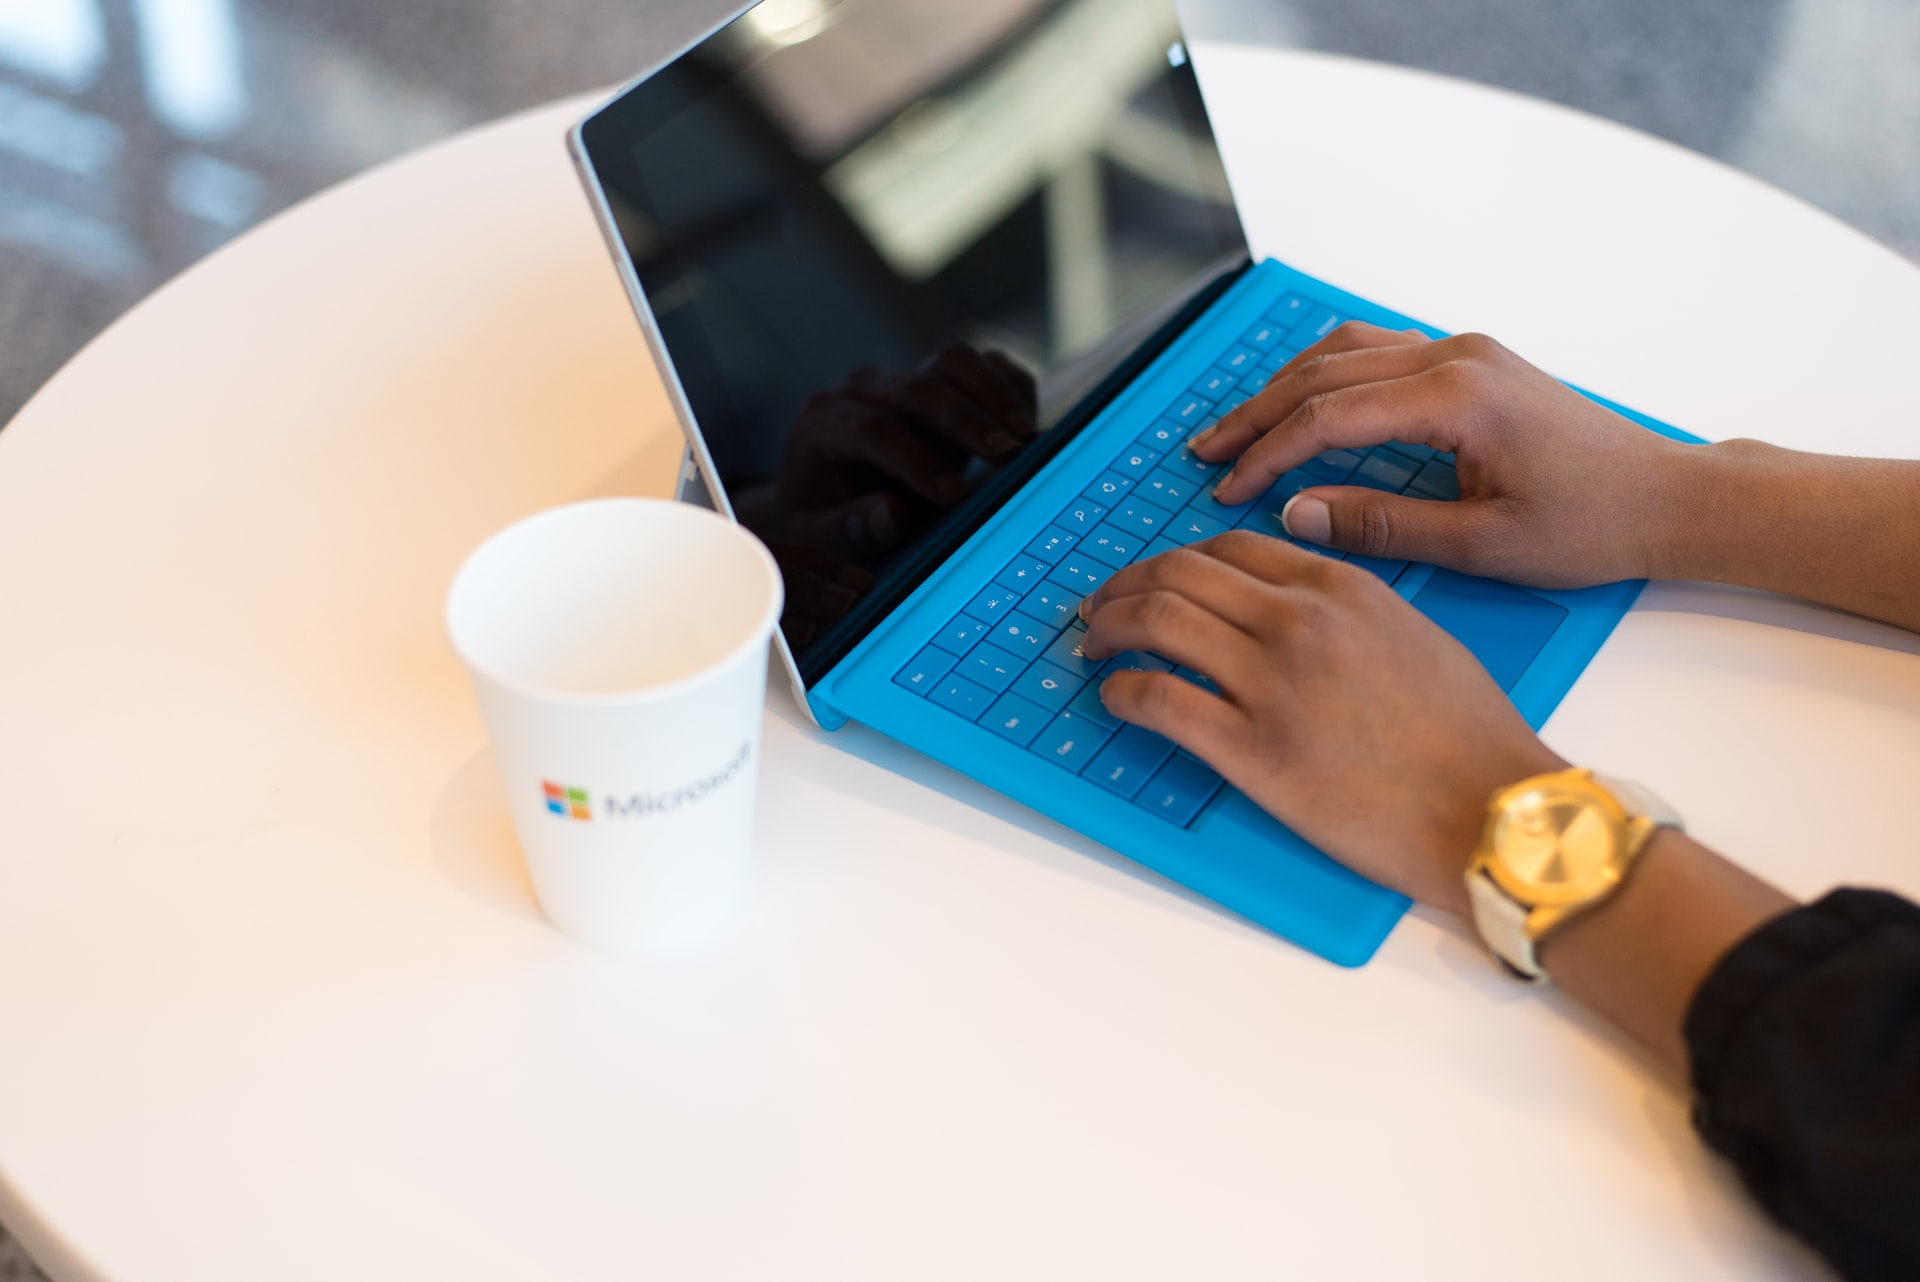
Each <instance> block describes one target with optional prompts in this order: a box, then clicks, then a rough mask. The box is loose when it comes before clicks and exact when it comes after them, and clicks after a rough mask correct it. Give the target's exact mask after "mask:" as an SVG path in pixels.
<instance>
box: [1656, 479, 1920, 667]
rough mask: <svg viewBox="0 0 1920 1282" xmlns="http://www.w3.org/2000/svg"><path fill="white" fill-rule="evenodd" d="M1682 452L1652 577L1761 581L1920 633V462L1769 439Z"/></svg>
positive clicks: (1659, 519) (1665, 501) (1663, 509)
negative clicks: (1804, 449)
mask: <svg viewBox="0 0 1920 1282" xmlns="http://www.w3.org/2000/svg"><path fill="white" fill-rule="evenodd" d="M1674 457H1675V463H1676V466H1675V467H1674V468H1672V469H1671V471H1670V479H1669V483H1668V484H1666V485H1663V486H1662V487H1661V493H1660V494H1659V495H1658V496H1657V502H1658V505H1659V508H1660V512H1659V514H1658V515H1657V516H1656V517H1654V518H1653V522H1652V523H1653V526H1654V528H1655V529H1656V530H1657V531H1658V532H1659V533H1658V536H1657V537H1656V538H1655V539H1654V540H1653V544H1652V547H1651V549H1650V551H1649V557H1650V560H1651V561H1652V564H1651V565H1650V566H1649V573H1650V575H1651V576H1652V577H1655V578H1669V579H1705V580H1709V581H1712V582H1717V583H1736V584H1740V585H1742V586H1745V587H1754V588H1762V589H1765V590H1767V591H1770V592H1780V593H1784V594H1786V595H1788V596H1796V597H1800V598H1802V599H1804V600H1808V601H1815V602H1818V603H1820V604H1822V605H1830V606H1835V607H1837V608H1839V609H1842V610H1849V611H1852V612H1853V613H1855V614H1862V615H1866V616H1867V617H1869V618H1874V619H1881V620H1884V621H1885V622H1888V623H1892V624H1895V625H1897V626H1899V627H1903V628H1908V629H1911V630H1914V631H1920V462H1909V461H1905V460H1889V459H1855V458H1839V457H1834V456H1830V455H1824V454H1802V453H1799V452H1797V451H1794V450H1784V449H1780V448H1778V447H1776V446H1771V445H1766V444H1763V443H1761V442H1759V441H1726V442H1723V443H1721V444H1719V445H1710V446H1693V447H1687V448H1685V449H1683V450H1680V451H1678V452H1677V453H1676V455H1675V456H1674Z"/></svg>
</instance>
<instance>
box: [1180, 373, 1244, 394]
mask: <svg viewBox="0 0 1920 1282" xmlns="http://www.w3.org/2000/svg"><path fill="white" fill-rule="evenodd" d="M1233 382H1234V379H1233V375H1231V374H1229V373H1227V371H1225V370H1223V369H1210V370H1208V371H1207V372H1206V373H1204V374H1202V375H1201V376H1200V381H1199V382H1197V383H1195V384H1194V385H1193V386H1192V387H1190V388H1188V389H1187V391H1188V394H1189V395H1192V396H1199V397H1204V398H1205V399H1207V400H1209V401H1218V400H1219V399H1220V398H1221V397H1222V396H1225V395H1226V394H1227V390H1228V389H1229V388H1231V387H1232V386H1233Z"/></svg>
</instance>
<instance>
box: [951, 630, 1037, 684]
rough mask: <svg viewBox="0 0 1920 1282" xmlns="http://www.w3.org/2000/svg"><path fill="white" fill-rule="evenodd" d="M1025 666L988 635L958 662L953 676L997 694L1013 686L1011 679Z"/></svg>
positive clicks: (1021, 659) (1025, 662)
mask: <svg viewBox="0 0 1920 1282" xmlns="http://www.w3.org/2000/svg"><path fill="white" fill-rule="evenodd" d="M1026 666H1027V661H1026V660H1025V659H1023V658H1018V657H1016V656H1014V655H1011V654H1008V653H1007V652H1006V651H1005V650H1002V649H1001V648H1000V647H999V646H997V645H995V644H994V636H993V634H992V633H989V634H988V639H987V640H985V641H982V642H981V643H980V644H979V645H977V646H975V647H973V653H972V654H969V655H968V656H967V657H966V658H964V659H962V660H960V666H959V667H957V668H955V669H954V670H953V671H954V675H955V676H959V677H965V678H966V679H967V680H968V681H970V682H972V683H973V684H975V685H979V686H985V687H986V688H987V689H989V690H991V691H993V692H994V693H995V694H999V693H1000V692H1001V691H1002V690H1005V689H1006V688H1007V687H1008V686H1010V685H1012V684H1013V679H1014V678H1015V677H1017V676H1019V675H1020V671H1021V669H1023V668H1025V667H1026Z"/></svg>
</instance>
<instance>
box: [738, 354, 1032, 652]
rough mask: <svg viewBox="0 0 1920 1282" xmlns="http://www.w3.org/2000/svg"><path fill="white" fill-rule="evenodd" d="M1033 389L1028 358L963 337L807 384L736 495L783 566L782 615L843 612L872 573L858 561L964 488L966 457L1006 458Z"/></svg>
mask: <svg viewBox="0 0 1920 1282" xmlns="http://www.w3.org/2000/svg"><path fill="white" fill-rule="evenodd" d="M1035 398H1036V393H1035V388H1034V381H1033V376H1032V375H1031V374H1029V373H1028V372H1027V371H1026V370H1024V369H1022V368H1021V367H1020V366H1019V365H1017V364H1015V363H1014V362H1013V361H1012V360H1011V359H1009V358H1008V357H1007V356H1006V355H1004V354H1003V353H1000V352H979V351H976V350H974V349H973V348H971V347H968V346H966V345H965V344H955V345H953V346H951V347H948V348H946V349H945V350H944V351H942V352H940V353H939V354H938V355H937V356H935V357H933V359H931V360H929V361H928V362H927V363H926V364H925V365H922V366H921V367H920V368H919V369H917V370H915V371H913V372H911V373H906V374H892V373H887V372H885V371H882V370H878V369H874V368H872V367H868V368H864V369H861V370H859V371H857V372H856V373H855V374H854V375H853V377H852V378H850V379H848V380H847V382H846V383H845V384H844V385H843V386H841V387H839V388H836V389H834V390H833V391H830V392H819V393H816V394H815V395H814V396H813V397H812V398H811V399H810V400H809V401H808V402H807V405H806V408H805V409H803V410H802V411H801V412H800V417H799V418H798V419H797V420H796V421H795V423H794V427H793V432H792V434H791V435H790V436H789V438H788V441H787V450H786V456H785V458H784V459H783V461H782V463H781V467H780V474H779V475H778V476H777V477H775V478H773V479H772V480H770V481H767V482H765V483H763V484H761V485H758V486H755V487H753V488H751V489H749V490H747V491H745V492H743V493H742V494H741V495H740V496H739V498H738V499H737V501H736V503H735V510H736V511H737V512H738V514H739V516H740V520H741V521H742V523H744V524H745V525H746V526H747V527H748V528H750V529H752V530H753V531H754V532H755V533H756V534H758V535H759V536H760V537H761V538H762V539H763V540H765V542H766V543H767V546H768V547H769V548H771V549H772V550H773V553H774V556H775V558H776V559H778V560H779V561H780V564H781V568H782V570H784V571H785V572H786V574H787V578H788V588H787V595H788V622H789V626H791V625H792V624H793V623H795V622H797V621H802V620H804V621H810V622H813V623H829V622H832V621H833V620H835V619H838V618H840V617H841V616H842V615H844V614H846V612H847V611H848V610H849V609H851V608H852V606H853V602H854V601H855V600H857V599H858V598H859V595H860V594H861V593H863V592H865V590H866V589H867V588H868V587H869V586H871V584H872V576H871V575H869V574H867V573H866V571H865V569H864V568H862V567H872V566H875V565H878V564H879V563H880V562H881V561H882V560H883V559H884V558H885V557H886V556H887V555H889V554H890V553H892V552H893V551H894V550H896V549H897V548H899V547H900V546H901V545H902V544H904V543H907V542H909V541H910V540H911V539H912V538H914V537H915V536H916V535H917V534H919V533H920V532H921V531H922V530H923V529H925V528H926V526H927V525H928V524H930V523H931V522H932V521H933V520H934V519H935V518H937V517H938V516H939V515H940V513H942V512H943V511H945V510H947V509H949V508H951V507H953V506H954V505H955V504H957V503H959V502H960V501H961V500H962V499H964V498H965V497H966V496H967V494H968V493H969V488H970V487H969V486H968V483H967V480H966V476H965V473H966V469H967V468H968V466H969V465H970V464H971V463H972V462H973V461H974V460H979V461H981V462H984V463H987V464H990V465H999V464H1002V463H1005V462H1007V461H1008V460H1010V459H1011V458H1013V456H1014V455H1016V454H1018V453H1019V452H1020V449H1021V447H1022V446H1024V445H1025V444H1026V443H1027V442H1028V441H1030V440H1032V439H1033V436H1034V433H1035V431H1036V419H1035V409H1036V399H1035ZM849 570H850V571H852V572H851V573H847V572H846V571H849Z"/></svg>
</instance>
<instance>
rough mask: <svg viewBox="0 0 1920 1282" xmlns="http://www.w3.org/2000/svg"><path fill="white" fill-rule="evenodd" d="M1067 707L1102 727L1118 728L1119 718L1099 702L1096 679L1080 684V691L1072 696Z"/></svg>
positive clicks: (1107, 728)
mask: <svg viewBox="0 0 1920 1282" xmlns="http://www.w3.org/2000/svg"><path fill="white" fill-rule="evenodd" d="M1067 707H1069V708H1071V709H1072V710H1073V711H1074V712H1075V713H1077V714H1079V715H1080V716H1083V717H1085V718H1086V719H1087V720H1088V721H1091V722H1092V723H1093V724H1094V725H1096V726H1099V727H1101V728H1102V729H1106V730H1118V729H1119V728H1120V718H1118V717H1116V716H1114V715H1113V714H1112V713H1111V712H1108V711H1107V705H1106V704H1104V703H1102V702H1100V683H1099V682H1098V681H1090V682H1088V683H1087V684H1086V685H1084V686H1082V687H1081V688H1080V693H1078V694H1076V695H1074V696H1073V702H1072V703H1069V704H1068V705H1067Z"/></svg>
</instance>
